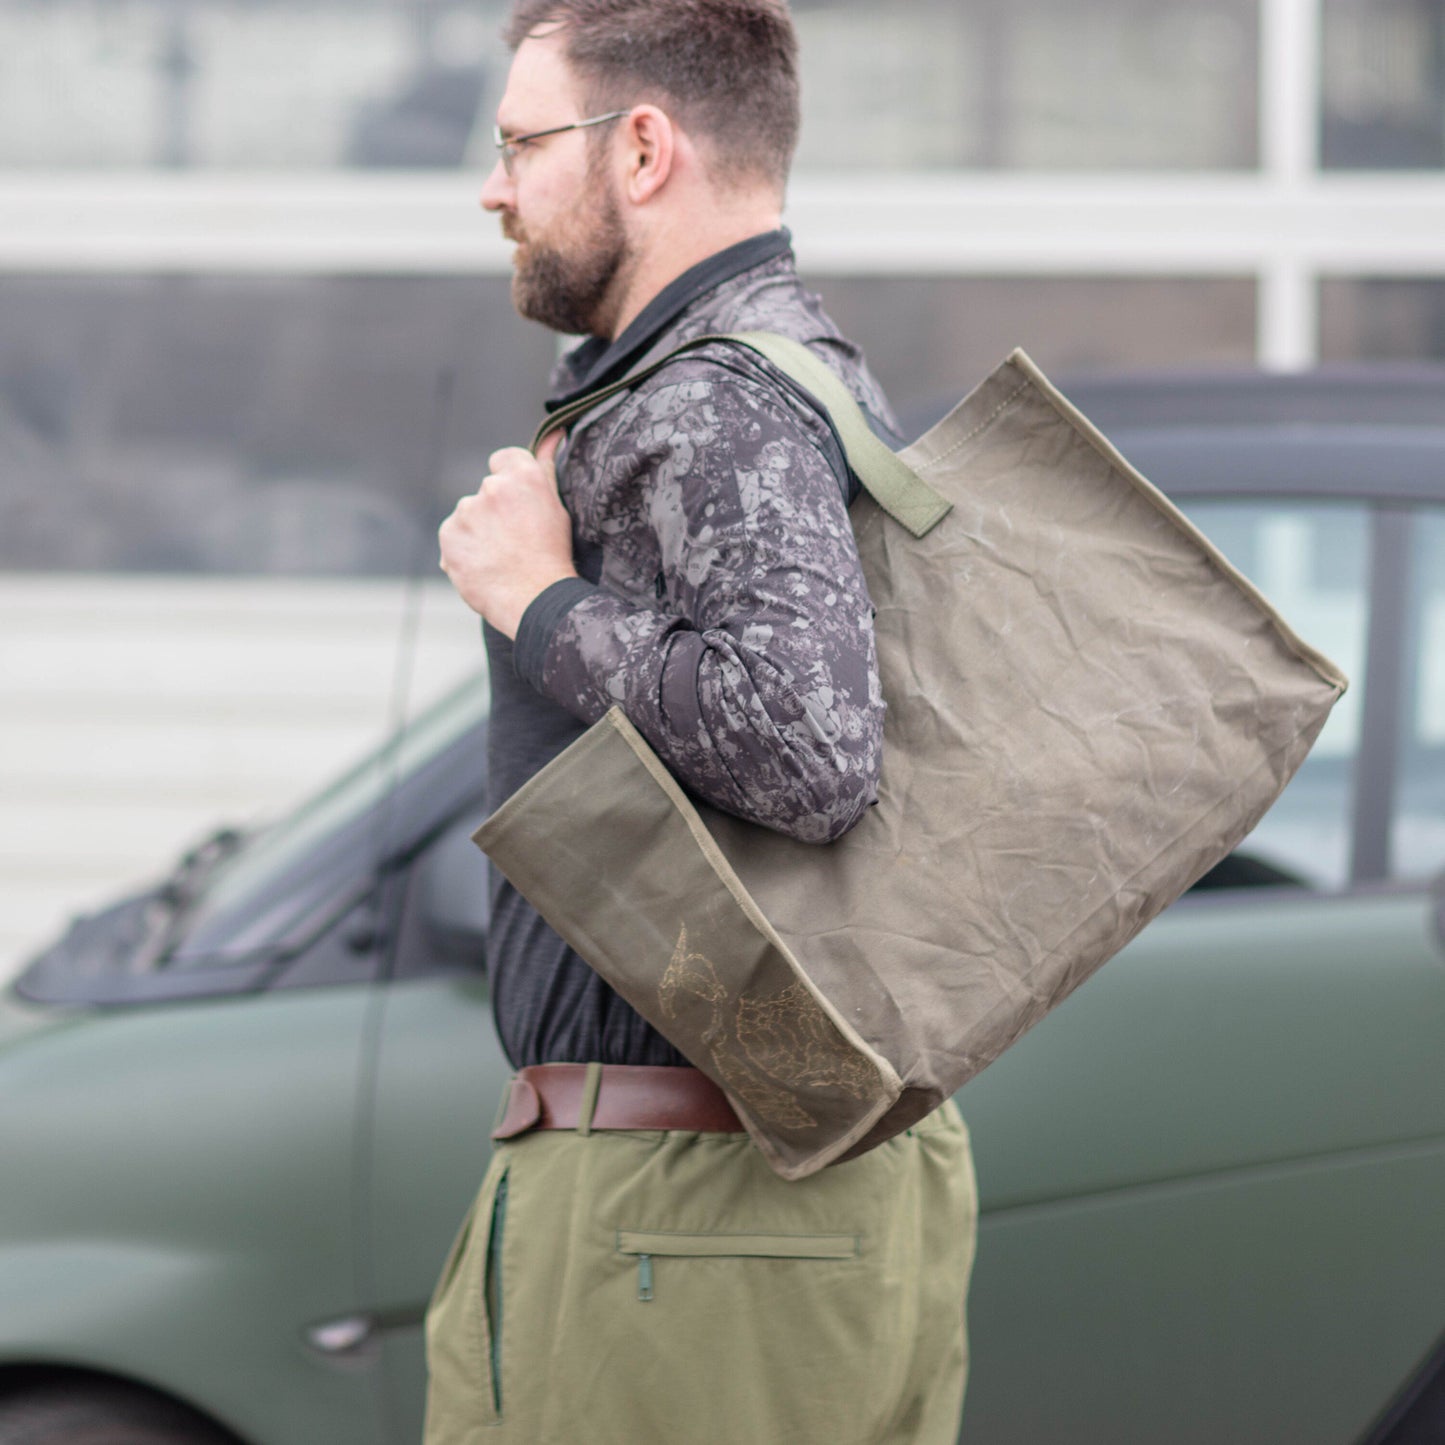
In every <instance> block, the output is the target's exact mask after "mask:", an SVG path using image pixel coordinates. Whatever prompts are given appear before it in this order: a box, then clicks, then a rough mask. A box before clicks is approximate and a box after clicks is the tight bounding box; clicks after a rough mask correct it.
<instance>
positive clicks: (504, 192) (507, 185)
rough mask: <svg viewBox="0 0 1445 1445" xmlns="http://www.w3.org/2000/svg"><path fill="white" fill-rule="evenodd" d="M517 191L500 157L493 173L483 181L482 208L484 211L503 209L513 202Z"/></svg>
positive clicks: (493, 168)
mask: <svg viewBox="0 0 1445 1445" xmlns="http://www.w3.org/2000/svg"><path fill="white" fill-rule="evenodd" d="M514 196H515V192H514V190H513V187H512V178H511V176H509V175H508V174H507V170H506V167H505V166H504V165H503V164H502V162H501V158H500V157H498V159H497V163H496V165H494V166H493V167H492V173H491V175H489V176H488V177H487V179H486V180H485V181H484V182H483V183H482V198H481V199H482V209H483V210H484V211H503V210H506V209H507V207H508V206H510V205H511V204H512V200H513V198H514Z"/></svg>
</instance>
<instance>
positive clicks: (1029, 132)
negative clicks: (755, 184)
mask: <svg viewBox="0 0 1445 1445" xmlns="http://www.w3.org/2000/svg"><path fill="white" fill-rule="evenodd" d="M1258 10H1259V6H1258V0H1224V3H1217V4H1212V5H1207V6H1200V5H1185V4H1179V3H1177V0H1089V3H1087V4H1080V3H1079V0H974V3H970V4H968V5H960V4H958V3H957V0H890V3H889V4H888V5H887V7H886V11H885V9H884V8H883V7H880V6H879V5H877V4H874V3H864V0H827V3H821V4H818V3H815V4H811V5H798V6H795V12H796V16H797V23H798V31H799V36H800V39H801V44H802V67H803V142H802V149H801V151H800V155H799V161H800V164H801V165H803V166H806V167H836V166H863V167H869V166H873V167H887V168H890V169H897V168H907V169H929V168H946V167H987V168H994V167H1003V168H1010V169H1032V168H1036V169H1072V168H1078V169H1116V168H1130V167H1136V168H1151V167H1169V168H1180V169H1191V168H1239V167H1250V166H1253V165H1255V164H1256V163H1257V160H1258V141H1257V132H1258V108H1257V101H1256V92H1257V89H1258V63H1259V57H1258V40H1257V34H1258V23H1259V22H1258ZM885 13H886V21H885V20H884V18H883V17H884V15H885Z"/></svg>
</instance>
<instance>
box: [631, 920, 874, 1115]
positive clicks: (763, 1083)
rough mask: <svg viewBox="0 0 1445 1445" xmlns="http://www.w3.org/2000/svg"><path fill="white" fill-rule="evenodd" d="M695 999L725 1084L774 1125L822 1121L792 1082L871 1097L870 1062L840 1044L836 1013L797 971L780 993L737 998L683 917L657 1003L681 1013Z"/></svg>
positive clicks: (666, 1011)
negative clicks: (691, 940) (693, 942)
mask: <svg viewBox="0 0 1445 1445" xmlns="http://www.w3.org/2000/svg"><path fill="white" fill-rule="evenodd" d="M688 999H694V1000H697V1001H698V1002H699V1003H702V1004H704V1005H705V1006H706V1008H707V1024H706V1027H704V1028H703V1029H702V1031H701V1035H700V1040H701V1042H702V1044H703V1046H704V1047H705V1048H706V1049H707V1051H708V1057H709V1058H710V1059H711V1060H712V1063H713V1067H714V1069H716V1071H717V1074H718V1076H719V1078H720V1079H721V1081H722V1084H723V1087H724V1088H725V1089H727V1091H728V1092H729V1093H731V1094H733V1095H735V1096H736V1097H737V1098H738V1099H739V1100H740V1101H741V1102H742V1103H743V1104H744V1105H745V1106H746V1107H747V1108H748V1109H750V1110H752V1112H753V1113H755V1114H756V1115H757V1116H758V1118H759V1119H761V1120H763V1121H764V1122H765V1123H768V1124H771V1125H772V1126H773V1127H774V1128H779V1129H816V1128H817V1127H818V1121H817V1120H816V1119H815V1118H814V1117H813V1116H812V1115H811V1114H810V1113H808V1111H807V1110H806V1109H804V1108H803V1106H802V1105H801V1104H799V1103H798V1101H797V1099H795V1098H794V1097H793V1095H792V1092H791V1090H792V1089H793V1088H797V1087H799V1086H803V1087H807V1088H836V1089H841V1090H842V1091H843V1092H844V1093H847V1094H850V1095H852V1096H853V1097H854V1098H858V1099H861V1098H866V1097H867V1094H868V1088H869V1084H870V1083H871V1082H873V1078H872V1075H871V1074H870V1072H869V1069H868V1066H867V1064H866V1063H865V1062H864V1061H863V1060H862V1059H859V1058H857V1057H856V1056H855V1055H853V1054H852V1053H851V1052H846V1053H845V1052H840V1050H839V1047H838V1038H837V1033H836V1031H835V1030H834V1028H833V1024H832V1021H831V1020H830V1019H829V1018H828V1016H827V1014H826V1013H824V1011H823V1009H822V1007H821V1006H820V1005H819V1003H818V1001H817V999H815V998H814V997H813V995H812V994H811V993H810V992H809V991H808V989H807V988H806V987H805V986H804V984H803V983H801V982H800V981H798V980H796V979H795V980H794V981H793V982H792V983H790V984H789V985H788V986H787V987H786V988H784V989H783V990H782V991H781V992H780V993H776V994H772V995H770V996H768V997H764V998H748V997H743V998H739V999H737V1000H734V999H733V998H732V996H731V995H730V994H729V993H728V990H727V988H726V986H725V985H724V984H723V982H722V980H721V979H719V977H718V974H717V969H716V968H715V967H714V966H713V963H712V961H711V960H710V959H709V958H707V957H706V956H705V955H704V954H701V953H698V952H696V951H694V950H692V949H690V948H689V947H688V942H687V925H686V924H684V925H683V926H682V929H681V931H680V932H679V933H678V936H677V944H676V946H675V947H674V948H673V951H672V960H671V962H669V964H668V966H667V969H666V971H665V972H664V973H663V975H662V978H661V980H660V981H659V983H658V1003H659V1004H660V1006H661V1008H662V1012H663V1015H664V1017H666V1018H668V1019H670V1020H674V1021H675V1020H676V1019H677V1018H678V1015H679V1013H680V1012H681V1011H682V1010H683V1009H685V1008H686V1007H687V1002H686V1001H687V1000H688ZM783 1080H787V1081H788V1082H787V1083H784V1082H782V1081H783Z"/></svg>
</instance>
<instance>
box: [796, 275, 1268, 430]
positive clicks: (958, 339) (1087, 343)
mask: <svg viewBox="0 0 1445 1445" xmlns="http://www.w3.org/2000/svg"><path fill="white" fill-rule="evenodd" d="M816 285H817V289H818V291H819V292H820V293H821V294H822V297H823V303H824V305H825V306H827V308H828V310H829V312H830V313H831V314H832V316H833V318H834V319H835V320H836V321H837V322H838V324H839V326H841V327H842V329H843V331H844V332H845V333H846V334H847V335H849V336H851V337H853V338H854V339H855V340H856V341H857V342H858V343H859V344H860V345H861V346H862V347H863V349H864V350H865V351H866V352H867V355H868V362H869V365H870V366H871V367H872V368H873V370H874V372H875V373H876V374H877V376H878V379H879V381H881V382H882V384H883V386H884V388H885V389H886V391H887V392H888V395H889V397H890V399H891V400H892V402H893V405H894V408H895V410H897V412H898V413H899V416H900V418H901V419H902V421H903V423H904V431H905V432H906V433H907V434H908V435H909V437H910V438H911V437H914V436H917V435H919V434H920V433H921V432H922V431H923V430H925V429H926V428H927V427H928V426H931V425H932V424H933V423H934V422H935V421H937V420H938V419H939V417H941V416H942V415H943V414H944V412H945V411H946V410H947V409H948V408H949V407H950V406H952V405H953V403H954V402H956V401H957V400H958V399H959V398H960V397H961V396H963V395H964V393H965V392H967V391H969V390H971V389H972V388H973V387H974V386H975V385H977V383H978V382H979V381H981V380H982V379H983V378H984V377H985V376H987V375H988V373H989V372H991V371H992V370H993V369H994V367H996V366H997V365H998V364H999V363H1000V362H1001V361H1003V360H1004V359H1005V358H1006V357H1007V356H1008V354H1009V352H1010V351H1012V350H1013V349H1014V347H1016V346H1022V347H1023V348H1024V350H1025V351H1027V352H1028V354H1029V355H1030V356H1031V357H1033V359H1034V360H1035V361H1036V362H1038V364H1039V365H1040V366H1041V367H1043V368H1044V370H1045V371H1046V372H1048V374H1049V375H1050V376H1051V377H1052V378H1054V379H1055V380H1058V381H1062V382H1064V383H1067V381H1068V378H1069V375H1070V374H1071V373H1072V374H1077V373H1080V372H1083V371H1088V370H1098V369H1101V368H1103V369H1109V370H1119V369H1121V368H1129V367H1140V368H1143V367H1157V366H1180V365H1192V364H1200V363H1215V362H1218V363H1232V364H1237V365H1241V366H1250V365H1252V364H1253V361H1254V349H1255V284H1254V282H1253V281H1252V280H1245V279H1242V278H1239V279H1236V278H1231V277H1223V278H1207V279H1205V278H1198V277H1181V276H1166V277H1139V278H1125V277H1109V276H1077V277H1075V276H1035V277H1029V278H1027V279H1025V278H1022V277H937V276H931V277H924V276H918V277H912V276H910V277H904V276H886V277H885V276H866V277H864V276H859V277H831V276H830V277H825V278H823V279H821V280H819V281H817V282H816Z"/></svg>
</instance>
